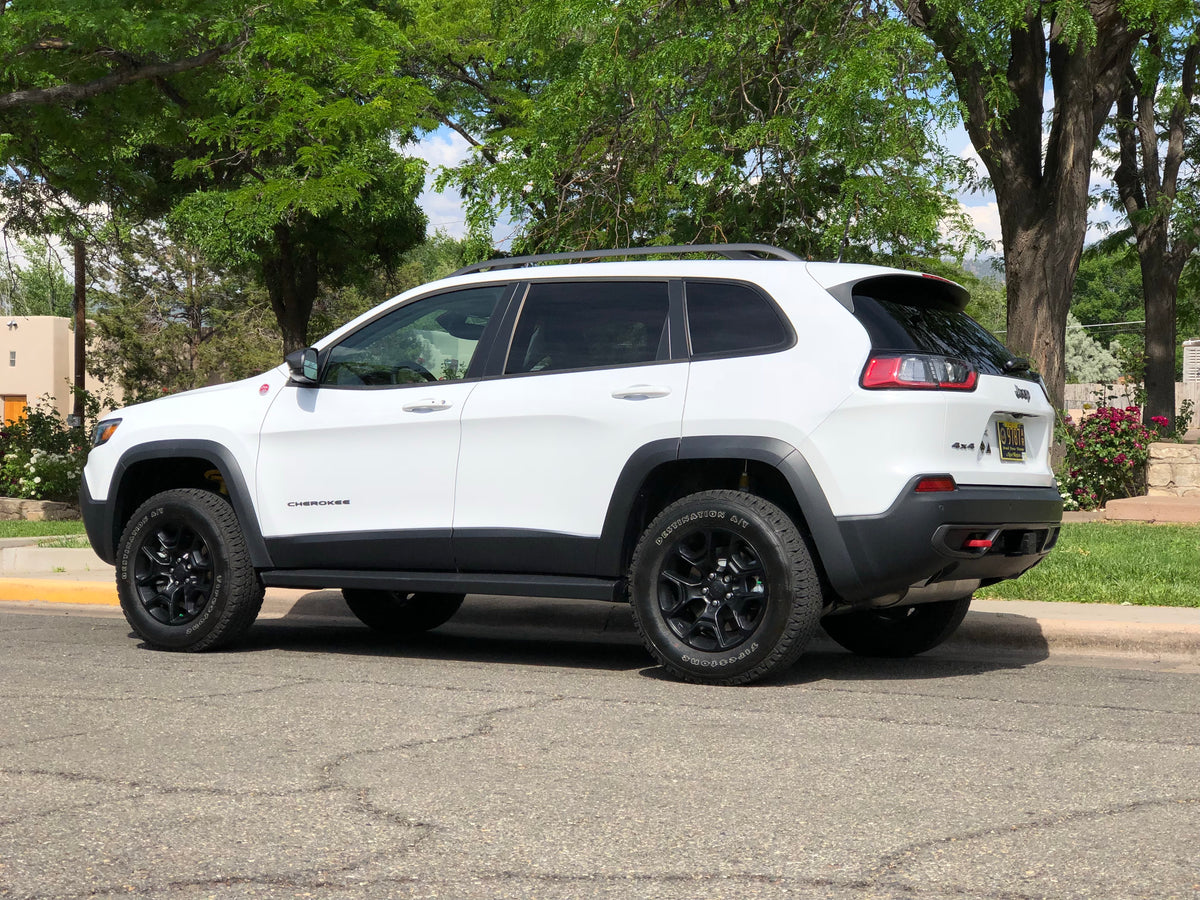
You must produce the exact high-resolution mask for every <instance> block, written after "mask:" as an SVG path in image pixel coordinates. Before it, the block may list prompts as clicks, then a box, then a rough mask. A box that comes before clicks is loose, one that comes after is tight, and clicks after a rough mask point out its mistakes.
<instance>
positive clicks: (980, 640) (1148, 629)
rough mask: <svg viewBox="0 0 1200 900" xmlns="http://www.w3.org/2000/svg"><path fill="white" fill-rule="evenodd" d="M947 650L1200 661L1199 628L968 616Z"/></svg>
mask: <svg viewBox="0 0 1200 900" xmlns="http://www.w3.org/2000/svg"><path fill="white" fill-rule="evenodd" d="M946 646H948V647H954V646H963V647H966V646H987V647H992V648H997V647H999V648H1006V649H1009V650H1013V651H1017V650H1021V651H1030V650H1045V651H1046V652H1047V653H1049V654H1051V655H1054V654H1063V653H1076V654H1091V655H1101V656H1113V655H1122V656H1124V655H1137V656H1150V657H1187V658H1188V659H1191V660H1196V661H1200V625H1185V624H1171V625H1166V624H1158V623H1152V622H1102V621H1085V620H1080V619H1051V618H1033V617H1030V616H1025V615H1017V614H1013V613H997V612H974V611H972V612H970V613H968V614H967V618H966V620H965V621H964V622H963V624H962V625H961V626H960V627H959V629H958V631H957V632H955V634H954V636H953V637H951V638H950V640H949V641H947V642H946Z"/></svg>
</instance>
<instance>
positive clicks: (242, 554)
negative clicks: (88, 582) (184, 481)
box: [116, 488, 263, 652]
mask: <svg viewBox="0 0 1200 900" xmlns="http://www.w3.org/2000/svg"><path fill="white" fill-rule="evenodd" d="M116 563H117V594H118V596H119V597H120V599H121V609H122V611H124V613H125V618H126V620H127V621H128V622H129V626H130V627H131V628H132V629H133V630H134V631H135V632H136V633H137V634H138V636H139V637H141V638H142V640H144V641H145V642H146V643H147V644H148V645H149V646H151V647H153V648H155V649H158V650H181V651H190V652H196V651H200V650H212V649H215V648H217V647H223V646H226V645H228V644H230V643H232V642H233V641H235V640H237V639H238V638H239V637H241V636H242V635H243V634H244V633H245V631H246V629H248V628H249V627H250V626H251V625H252V624H253V623H254V620H255V618H257V616H258V613H259V610H260V609H261V608H262V602H263V586H262V583H261V582H260V581H259V580H258V576H257V575H256V574H255V572H254V567H253V566H252V565H251V563H250V552H249V550H248V549H247V547H246V539H245V537H244V536H243V534H242V530H241V526H240V525H239V524H238V519H237V515H236V514H235V513H234V511H233V507H231V506H230V505H229V502H228V501H227V500H226V499H225V498H224V497H222V496H221V495H219V494H216V493H213V492H212V491H205V490H200V489H194V488H181V489H177V490H170V491H163V492H162V493H160V494H155V495H154V496H153V497H151V498H150V499H149V500H147V501H146V502H145V503H143V504H142V505H141V506H140V507H138V509H137V510H136V511H135V512H134V514H133V516H132V517H131V518H130V519H129V522H128V523H127V524H126V526H125V530H124V532H123V533H122V534H121V541H120V543H119V544H118V545H117V560H116Z"/></svg>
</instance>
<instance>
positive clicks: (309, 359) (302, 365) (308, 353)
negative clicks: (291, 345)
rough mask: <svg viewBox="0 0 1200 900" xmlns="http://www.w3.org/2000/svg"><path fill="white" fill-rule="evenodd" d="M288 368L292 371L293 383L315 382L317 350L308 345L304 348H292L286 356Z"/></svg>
mask: <svg viewBox="0 0 1200 900" xmlns="http://www.w3.org/2000/svg"><path fill="white" fill-rule="evenodd" d="M286 360H287V364H288V368H289V369H291V372H292V382H293V383H295V384H316V383H317V350H316V348H315V347H308V348H306V349H304V350H293V351H292V352H291V353H289V354H288V355H287V357H286Z"/></svg>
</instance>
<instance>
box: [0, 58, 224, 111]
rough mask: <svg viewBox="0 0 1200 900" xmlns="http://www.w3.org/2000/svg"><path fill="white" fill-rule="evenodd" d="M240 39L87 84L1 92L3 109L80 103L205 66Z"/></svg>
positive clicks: (0, 103)
mask: <svg viewBox="0 0 1200 900" xmlns="http://www.w3.org/2000/svg"><path fill="white" fill-rule="evenodd" d="M240 43H241V42H240V41H231V42H230V43H227V44H221V45H220V46H217V47H213V48H211V49H209V50H205V51H204V52H203V53H198V54H196V55H195V56H189V57H187V58H186V59H177V60H173V61H171V62H165V63H151V64H150V65H146V66H141V67H139V68H132V69H123V70H119V71H116V72H113V73H112V74H110V75H105V76H103V77H102V78H97V79H96V80H94V81H89V82H87V83H86V84H59V85H55V86H54V87H49V88H29V89H26V90H21V91H11V92H9V93H7V94H0V110H3V109H12V108H14V107H21V106H44V105H47V104H51V103H76V102H78V101H80V100H86V99H87V98H88V97H94V96H96V95H97V94H103V93H105V92H106V91H111V90H114V89H116V88H118V87H121V86H123V85H126V84H133V83H135V82H138V81H146V80H149V79H159V78H164V77H166V76H168V75H177V74H179V73H180V72H187V71H190V70H191V69H198V68H201V67H202V66H206V65H208V64H210V63H212V62H214V61H216V60H218V59H220V58H221V57H222V56H224V55H225V54H226V53H228V52H229V51H230V50H232V49H233V48H234V47H237V46H238V45H239V44H240Z"/></svg>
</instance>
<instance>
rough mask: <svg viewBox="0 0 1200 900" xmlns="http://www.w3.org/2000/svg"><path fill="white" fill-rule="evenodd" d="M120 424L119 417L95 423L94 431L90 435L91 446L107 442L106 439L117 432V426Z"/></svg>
mask: <svg viewBox="0 0 1200 900" xmlns="http://www.w3.org/2000/svg"><path fill="white" fill-rule="evenodd" d="M120 424H121V420H120V419H106V420H105V421H103V422H101V423H100V424H99V425H97V426H96V433H95V434H93V435H92V446H93V447H99V446H100V445H101V444H104V443H107V442H108V439H109V438H110V437H112V436H113V435H114V434H116V433H117V426H118V425H120Z"/></svg>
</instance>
